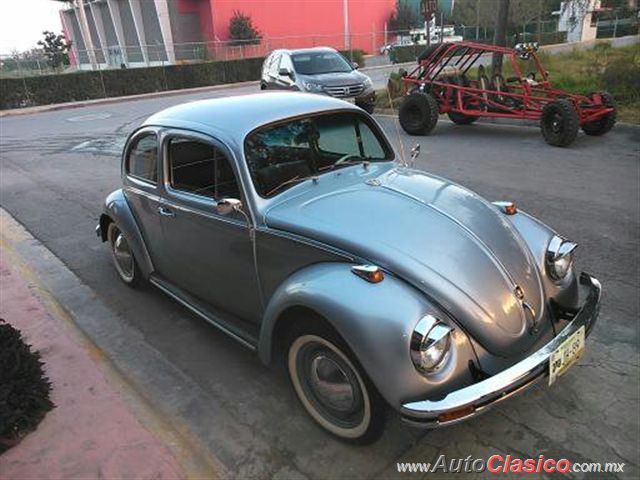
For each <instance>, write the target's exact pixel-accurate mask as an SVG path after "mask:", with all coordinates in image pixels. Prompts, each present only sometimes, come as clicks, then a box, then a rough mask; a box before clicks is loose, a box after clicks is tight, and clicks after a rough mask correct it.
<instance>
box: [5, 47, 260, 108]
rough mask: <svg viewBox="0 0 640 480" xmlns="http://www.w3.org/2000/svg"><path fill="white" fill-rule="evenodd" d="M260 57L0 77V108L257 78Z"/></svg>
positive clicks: (179, 88)
mask: <svg viewBox="0 0 640 480" xmlns="http://www.w3.org/2000/svg"><path fill="white" fill-rule="evenodd" d="M263 60H264V59H263V58H247V59H243V60H228V61H216V62H204V63H194V64H185V65H170V66H166V67H147V68H130V69H120V70H105V71H102V72H98V71H95V72H75V73H69V74H64V75H43V76H38V77H27V78H24V79H21V78H3V79H0V92H1V96H0V109H7V108H20V107H26V106H31V105H48V104H52V103H63V102H74V101H79V100H90V99H95V98H105V97H118V96H126V95H135V94H140V93H150V92H160V91H164V90H181V89H184V88H195V87H205V86H210V85H220V84H223V83H234V82H242V81H248V80H258V79H259V78H260V71H261V68H262V62H263Z"/></svg>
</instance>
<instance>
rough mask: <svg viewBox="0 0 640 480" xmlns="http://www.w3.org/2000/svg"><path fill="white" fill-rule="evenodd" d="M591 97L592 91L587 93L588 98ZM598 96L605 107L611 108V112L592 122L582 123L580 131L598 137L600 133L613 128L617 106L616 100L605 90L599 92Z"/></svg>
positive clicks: (602, 133)
mask: <svg viewBox="0 0 640 480" xmlns="http://www.w3.org/2000/svg"><path fill="white" fill-rule="evenodd" d="M592 97H593V93H592V94H591V95H589V98H592ZM600 97H601V98H602V104H603V105H604V106H605V107H610V108H613V112H610V113H607V114H606V115H604V116H603V117H602V118H599V119H598V120H595V121H593V122H589V123H585V124H584V125H582V131H583V132H584V133H586V134H587V135H591V136H594V137H599V136H600V135H604V134H605V133H607V132H608V131H609V130H611V129H612V128H613V126H614V125H615V124H616V118H617V116H618V108H617V105H616V101H615V100H614V98H613V97H612V96H611V94H609V93H607V92H601V93H600Z"/></svg>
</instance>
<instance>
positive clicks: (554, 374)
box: [549, 326, 585, 385]
mask: <svg viewBox="0 0 640 480" xmlns="http://www.w3.org/2000/svg"><path fill="white" fill-rule="evenodd" d="M584 337H585V335H584V326H582V327H580V328H579V329H578V330H576V331H575V332H574V333H573V334H572V335H571V336H570V337H569V338H567V339H566V340H565V341H564V342H562V343H561V344H560V346H559V347H558V348H556V349H555V350H554V352H553V353H552V354H551V357H550V358H549V385H553V382H555V381H556V379H557V378H558V377H559V376H560V375H563V374H564V373H565V372H566V371H567V370H568V369H569V368H570V367H571V366H572V365H573V364H574V363H576V362H577V361H578V359H579V358H580V357H581V356H582V354H583V353H584Z"/></svg>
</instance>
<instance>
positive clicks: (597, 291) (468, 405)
mask: <svg viewBox="0 0 640 480" xmlns="http://www.w3.org/2000/svg"><path fill="white" fill-rule="evenodd" d="M580 284H581V285H582V287H583V288H586V289H587V296H586V300H585V302H584V305H583V306H582V307H581V308H580V310H579V311H578V312H577V313H576V314H575V316H574V317H573V320H572V321H571V322H570V323H569V324H568V325H567V326H566V327H565V328H564V330H562V331H561V332H560V333H559V334H558V335H556V336H555V337H554V339H553V340H551V341H550V342H549V343H547V344H546V345H545V346H544V347H542V348H541V349H540V350H538V351H536V352H535V353H533V354H532V355H530V356H529V357H527V358H525V359H524V360H521V361H520V362H518V363H516V364H515V365H513V366H511V367H509V368H507V369H506V370H503V371H502V372H500V373H498V374H496V375H494V376H492V377H489V378H487V379H485V380H482V381H480V382H478V383H475V384H473V385H469V386H468V387H464V388H461V389H460V390H457V391H455V392H451V393H449V394H448V395H447V396H446V397H444V398H442V399H439V400H420V401H416V402H410V403H405V404H404V405H402V407H401V408H400V414H401V415H402V417H403V420H405V421H407V422H409V423H412V424H414V425H418V426H422V427H430V428H434V427H440V426H444V425H449V424H453V423H456V422H459V421H461V420H465V419H468V418H470V417H473V416H475V415H479V414H480V413H483V412H484V411H486V410H488V409H489V408H490V407H492V406H493V405H495V404H496V403H498V402H500V401H502V400H504V399H506V398H508V397H510V396H512V395H514V394H516V393H519V392H521V391H523V390H525V389H526V388H528V387H530V386H532V385H533V384H534V383H536V382H537V381H538V380H540V379H542V378H544V377H547V376H548V375H549V358H550V357H551V354H552V353H553V352H554V351H555V350H556V349H557V348H558V347H559V346H560V345H561V344H562V343H563V342H564V341H565V340H567V339H568V338H569V337H570V336H571V335H572V334H573V333H574V332H576V331H577V330H578V329H579V328H580V327H583V326H584V328H585V333H586V335H589V333H591V330H592V329H593V326H594V325H595V323H596V319H597V318H598V313H599V311H600V295H601V290H602V288H601V286H600V282H598V280H596V279H595V278H593V277H592V276H591V275H589V274H587V273H582V274H581V275H580Z"/></svg>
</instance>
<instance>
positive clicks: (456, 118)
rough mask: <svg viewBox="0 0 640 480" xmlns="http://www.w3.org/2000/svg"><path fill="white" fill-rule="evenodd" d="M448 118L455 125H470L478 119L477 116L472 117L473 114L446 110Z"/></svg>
mask: <svg viewBox="0 0 640 480" xmlns="http://www.w3.org/2000/svg"><path fill="white" fill-rule="evenodd" d="M447 115H448V116H449V120H451V121H452V122H453V123H455V124H456V125H471V124H472V123H473V122H475V121H476V120H478V117H474V116H473V115H465V114H464V113H458V112H448V113H447Z"/></svg>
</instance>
